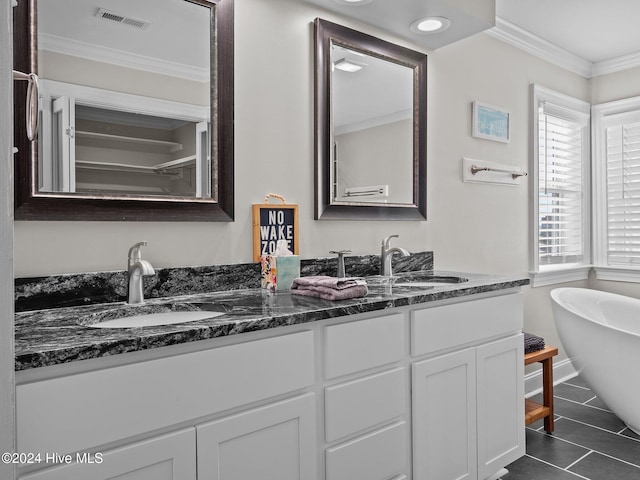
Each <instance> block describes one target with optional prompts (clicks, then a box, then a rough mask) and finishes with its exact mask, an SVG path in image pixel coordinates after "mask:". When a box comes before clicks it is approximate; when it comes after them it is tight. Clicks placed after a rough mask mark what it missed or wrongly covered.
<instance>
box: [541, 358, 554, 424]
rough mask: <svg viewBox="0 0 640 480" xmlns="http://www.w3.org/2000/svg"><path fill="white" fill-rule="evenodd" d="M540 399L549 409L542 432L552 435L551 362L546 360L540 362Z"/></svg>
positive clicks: (549, 359) (548, 359)
mask: <svg viewBox="0 0 640 480" xmlns="http://www.w3.org/2000/svg"><path fill="white" fill-rule="evenodd" d="M542 398H543V404H544V406H545V407H549V415H548V416H546V417H544V430H545V431H546V432H547V433H553V361H552V359H551V357H550V358H547V359H545V360H543V361H542Z"/></svg>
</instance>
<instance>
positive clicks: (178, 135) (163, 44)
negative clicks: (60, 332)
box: [13, 0, 234, 221]
mask: <svg viewBox="0 0 640 480" xmlns="http://www.w3.org/2000/svg"><path fill="white" fill-rule="evenodd" d="M161 2H162V4H160V2H159V1H158V0H141V1H136V2H122V1H120V2H119V1H118V0H105V1H104V2H102V3H100V4H99V6H100V8H98V7H96V6H95V5H93V4H91V5H89V4H86V3H85V2H73V1H70V0H40V1H39V2H38V0H20V1H19V2H18V6H17V7H15V8H14V48H13V51H14V70H17V71H21V72H27V73H28V72H34V73H37V74H38V75H39V76H40V81H39V84H40V94H39V98H40V107H39V127H38V137H37V139H36V140H35V141H29V140H28V138H27V135H26V126H25V123H26V122H25V116H26V110H27V108H26V105H25V104H26V88H23V85H20V84H19V83H17V82H16V84H15V85H14V86H15V88H14V90H15V97H14V130H15V146H16V147H17V149H18V152H17V153H16V154H15V170H14V172H15V218H16V220H93V221H233V218H234V161H233V157H234V140H233V135H234V130H233V95H234V94H233V85H234V78H233V72H234V56H233V52H234V20H233V19H234V4H233V0H161ZM103 7H104V8H103ZM53 15H56V18H55V19H54V20H50V19H51V18H52V16H53ZM71 15H78V18H77V19H73V20H72V23H73V24H74V25H76V26H78V32H79V33H78V34H77V36H74V35H73V34H70V33H68V32H69V31H70V30H71V28H67V30H66V31H65V30H62V29H63V28H64V27H63V25H62V18H64V17H69V16H71ZM60 16H62V17H60ZM82 21H86V22H87V23H85V24H82V23H81V22H82ZM56 28H57V29H58V30H56ZM136 29H137V30H136ZM134 30H136V31H134ZM99 32H102V33H103V35H102V37H101V38H108V39H109V41H114V42H120V43H119V44H117V43H114V44H100V45H98V40H97V38H98V35H97V34H98V33H99ZM138 44H139V46H140V48H139V49H138ZM201 47H202V48H201ZM85 52H88V53H87V54H86V55H85ZM196 53H198V55H199V56H198V57H197V58H196V57H195V54H196ZM107 54H108V55H109V56H107ZM171 54H172V55H173V57H171V56H170V55H171ZM101 55H102V56H101ZM192 56H193V57H194V58H193V61H191V60H192V59H191V58H190V57H192ZM127 62H128V63H127ZM39 67H40V68H39ZM104 72H108V73H109V75H106V74H105V73H104ZM87 79H90V80H91V81H88V80H87ZM92 82H93V83H92ZM118 87H119V88H118ZM60 105H62V106H60ZM61 112H62V113H61ZM69 119H70V120H69ZM169 137H175V138H169ZM69 152H71V153H69Z"/></svg>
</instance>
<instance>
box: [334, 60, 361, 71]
mask: <svg viewBox="0 0 640 480" xmlns="http://www.w3.org/2000/svg"><path fill="white" fill-rule="evenodd" d="M333 66H334V67H335V68H337V69H338V70H342V71H343V72H349V73H353V72H357V71H358V70H362V69H363V68H364V67H366V66H367V64H366V63H362V62H356V61H355V60H347V59H346V58H341V59H340V60H338V61H337V62H335V63H334V64H333Z"/></svg>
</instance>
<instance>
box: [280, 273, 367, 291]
mask: <svg viewBox="0 0 640 480" xmlns="http://www.w3.org/2000/svg"><path fill="white" fill-rule="evenodd" d="M358 285H360V286H361V285H365V286H366V285H367V282H366V281H365V280H364V278H360V277H342V278H338V277H329V276H328V275H310V276H308V277H298V278H294V279H293V283H292V284H291V288H296V287H325V288H334V289H336V290H342V289H343V288H349V287H355V286H358Z"/></svg>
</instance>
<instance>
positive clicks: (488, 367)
mask: <svg viewBox="0 0 640 480" xmlns="http://www.w3.org/2000/svg"><path fill="white" fill-rule="evenodd" d="M521 302H522V299H521V297H520V295H507V296H500V297H491V298H485V299H480V300H476V301H470V302H464V303H459V304H452V305H447V306H442V307H437V308H433V309H423V310H419V311H415V312H413V313H412V319H411V324H412V353H413V354H414V355H424V356H428V358H426V359H425V360H420V361H416V362H415V363H414V364H413V365H412V382H413V391H412V405H413V426H414V429H413V465H414V480H436V479H437V480H454V479H464V480H483V479H485V478H489V477H491V476H492V475H495V474H496V473H497V472H498V471H500V469H501V468H503V467H504V466H506V465H508V464H509V463H511V462H512V461H514V460H516V459H517V458H519V457H521V456H522V455H524V449H525V439H524V401H523V399H524V382H523V378H524V366H523V360H522V359H523V358H524V342H523V338H522V333H521V330H522V303H521ZM501 337H502V338H501ZM458 346H463V347H465V348H457V347H458ZM441 352H445V353H441Z"/></svg>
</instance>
